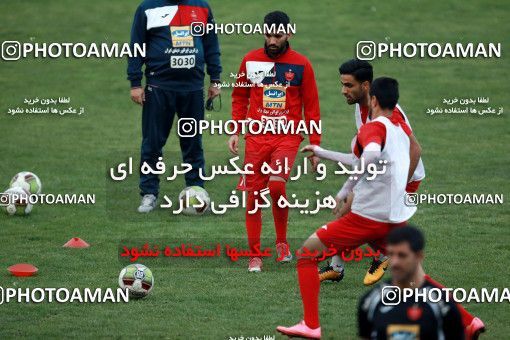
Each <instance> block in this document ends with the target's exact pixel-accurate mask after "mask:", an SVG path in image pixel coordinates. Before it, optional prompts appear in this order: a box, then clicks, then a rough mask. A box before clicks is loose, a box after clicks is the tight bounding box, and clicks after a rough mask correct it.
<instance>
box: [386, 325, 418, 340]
mask: <svg viewBox="0 0 510 340" xmlns="http://www.w3.org/2000/svg"><path fill="white" fill-rule="evenodd" d="M386 337H387V339H388V340H402V339H405V340H415V339H416V340H418V339H419V338H420V325H388V327H387V328H386Z"/></svg>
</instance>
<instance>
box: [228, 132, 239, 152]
mask: <svg viewBox="0 0 510 340" xmlns="http://www.w3.org/2000/svg"><path fill="white" fill-rule="evenodd" d="M228 149H229V150H230V152H232V153H233V154H234V155H238V154H239V136H238V135H232V136H230V138H229V139H228Z"/></svg>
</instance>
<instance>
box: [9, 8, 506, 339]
mask: <svg viewBox="0 0 510 340" xmlns="http://www.w3.org/2000/svg"><path fill="white" fill-rule="evenodd" d="M210 4H211V7H212V9H213V12H214V14H215V17H216V20H217V21H218V22H251V23H255V22H260V21H261V20H262V18H263V16H264V15H265V14H266V13H267V12H268V11H270V10H275V9H282V10H284V11H286V12H287V13H288V14H289V16H290V17H291V19H292V20H293V21H294V22H295V23H296V24H297V34H296V35H295V36H294V37H293V38H292V41H291V44H292V46H293V47H294V48H295V49H296V50H297V51H299V52H301V53H303V54H305V55H306V56H308V58H309V59H310V60H311V62H312V64H313V66H314V68H315V73H316V78H317V83H318V87H319V96H320V100H321V111H322V120H323V145H324V146H325V147H327V148H331V149H337V150H342V151H343V150H346V149H347V148H348V146H349V145H350V141H351V138H352V136H353V135H354V133H355V126H354V119H353V115H352V112H353V107H350V106H348V105H347V104H346V103H345V100H344V99H343V97H342V96H341V95H340V87H339V81H338V71H337V70H338V66H339V64H340V63H341V62H342V61H345V60H347V59H350V58H352V57H353V56H354V49H355V45H356V43H357V42H358V41H360V40H373V41H376V42H379V41H384V40H385V39H386V40H388V41H390V42H452V43H455V42H485V43H488V42H500V43H502V45H503V52H502V53H503V56H502V58H499V59H498V58H493V59H434V60H427V59H419V58H413V59H390V58H387V57H385V58H382V59H376V60H374V61H373V65H374V68H375V73H376V76H379V75H389V76H393V77H395V78H397V79H398V80H399V82H400V90H401V99H400V104H401V105H402V107H403V108H404V110H405V111H406V113H407V114H408V116H409V118H410V120H411V122H412V125H413V128H414V130H415V134H416V136H417V138H418V139H419V141H420V143H421V145H422V147H423V160H424V162H425V167H426V171H427V178H426V180H425V181H424V183H423V184H422V187H421V189H420V190H421V192H430V193H501V194H504V195H506V196H508V195H509V194H510V191H509V189H510V185H509V179H510V176H509V175H508V171H509V163H510V160H509V157H508V145H507V144H508V142H509V141H510V139H509V133H510V130H509V127H508V126H507V125H506V124H508V123H509V122H508V112H509V110H510V100H509V97H508V91H509V89H510V88H509V86H508V79H509V78H510V63H509V58H508V54H507V53H508V48H509V37H510V25H509V23H508V19H507V18H508V16H509V14H510V6H509V5H508V3H505V2H504V1H500V0H491V1H475V0H467V1H460V0H455V1H437V0H434V1H427V2H424V1H417V0H409V1H403V0H400V1H387V2H379V1H352V0H349V1H342V2H339V1H333V0H324V1H321V2H312V1H304V0H295V1H285V2H279V3H275V2H272V1H266V0H264V1H256V2H255V1H252V2H247V1H243V2H242V5H241V2H240V1H235V0H222V1H220V0H214V1H210ZM137 5H138V1H135V0H129V1H126V0H124V1H120V0H115V1H98V0H89V1H69V0H67V1H66V0H52V1H50V0H25V1H14V0H3V1H1V2H0V22H1V23H2V24H1V28H0V40H1V41H6V40H19V41H22V42H28V41H31V40H32V41H33V42H98V43H101V42H126V41H128V39H129V31H130V25H131V20H132V15H133V13H134V11H135V8H136V6H137ZM505 22H506V24H505ZM220 43H221V49H222V64H223V68H224V73H223V78H224V80H229V79H228V75H229V73H230V72H236V71H237V69H238V66H239V63H240V61H241V59H242V57H243V55H244V54H245V53H246V52H247V51H249V50H251V49H254V48H258V47H261V46H262V44H263V41H262V38H261V37H259V36H225V35H223V36H220ZM125 68H126V61H125V60H122V59H119V60H115V59H111V60H109V59H90V60H87V59H62V58H61V59H55V60H53V59H27V60H21V61H17V62H5V61H1V62H0V89H1V90H0V91H1V92H0V141H1V143H0V185H3V186H4V187H5V188H7V186H8V183H9V180H10V179H11V177H12V176H13V175H14V174H15V173H17V172H18V171H22V170H29V171H33V172H35V173H36V174H37V175H38V176H39V177H40V178H41V179H42V182H43V192H46V193H91V194H95V195H96V204H95V205H93V206H90V205H89V206H79V205H77V206H61V205H52V206H36V207H35V208H34V211H33V212H32V214H31V215H30V216H27V217H9V216H7V215H5V214H1V215H0V242H1V247H0V286H1V287H69V288H74V287H80V288H85V287H91V288H95V287H102V288H107V287H112V288H114V287H116V285H117V276H118V273H119V271H120V270H121V269H122V267H123V266H124V265H125V264H126V263H124V262H121V261H119V258H118V247H119V244H120V243H121V240H135V241H136V240H141V242H143V241H144V240H146V241H149V242H153V241H154V242H155V241H158V240H169V241H171V240H183V241H186V240H188V239H197V240H204V241H207V242H211V241H216V240H218V241H222V240H232V239H234V240H238V241H240V242H241V241H242V240H243V238H244V236H245V231H244V219H243V216H244V213H243V212H242V211H241V210H236V211H234V212H230V213H228V214H227V215H225V216H213V215H208V216H204V217H202V218H186V217H181V216H178V217H176V216H173V215H171V213H170V212H169V211H168V210H164V209H158V210H157V211H155V212H154V213H151V214H150V215H147V216H140V215H139V214H138V213H137V212H136V207H137V206H138V203H139V196H138V188H137V178H136V176H132V177H131V178H130V179H129V180H127V181H126V182H125V183H113V182H112V181H111V180H109V179H108V178H107V173H108V172H107V171H108V168H109V166H112V165H113V164H116V163H118V162H122V161H124V160H125V159H126V158H127V157H130V156H132V157H134V158H135V159H138V158H139V154H138V153H139V147H140V140H141V128H140V126H141V112H140V108H139V107H138V106H136V105H134V104H133V103H132V102H131V100H130V98H129V84H128V82H127V81H126V79H125V78H126V74H125ZM230 93H231V92H230V89H225V90H224V91H223V94H222V96H223V109H222V110H221V112H217V113H216V112H214V113H212V114H210V115H208V119H228V118H229V117H230ZM59 96H65V97H70V98H71V104H72V105H73V106H75V107H84V108H85V114H83V115H81V116H79V117H78V116H63V117H60V116H56V115H47V114H46V115H44V114H41V115H27V114H21V115H14V116H11V115H9V114H7V111H8V109H9V108H15V107H17V106H23V105H24V104H23V101H24V99H25V98H35V97H39V98H47V97H50V98H53V97H59ZM480 96H483V97H489V98H490V106H492V107H504V109H505V112H504V113H503V114H502V115H500V116H473V115H470V116H466V115H454V114H450V115H442V116H430V115H427V114H426V109H427V108H428V107H435V106H441V103H442V101H443V98H453V97H462V98H464V97H468V98H470V97H480ZM25 106H26V105H25ZM176 137H177V136H176V134H175V133H174V132H172V134H171V137H170V139H169V142H168V143H167V147H166V149H165V160H166V161H167V162H169V163H171V161H173V160H175V161H178V162H180V155H179V149H178V144H177V142H176V141H177V138H176ZM226 140H227V138H226V137H225V136H217V135H215V136H210V135H207V136H205V137H204V147H205V150H206V157H207V162H208V163H209V164H222V163H223V162H224V161H225V160H226V159H227V157H228V153H227V152H228V151H227V147H226ZM505 150H507V151H505ZM342 181H343V179H342V178H331V179H330V180H326V181H323V182H316V181H314V180H313V178H312V176H307V177H306V178H303V179H302V180H301V181H298V182H291V183H290V184H289V185H288V192H289V193H298V194H301V195H313V193H314V191H315V190H320V191H321V192H323V193H328V194H334V193H336V192H337V190H338V188H339V187H340V185H341V183H342ZM236 182H237V178H236V177H224V178H220V179H218V180H216V181H214V182H212V183H209V184H208V186H207V189H208V191H209V193H210V194H211V196H212V198H213V199H215V198H220V199H223V198H226V195H228V194H229V192H230V190H232V189H233V188H234V187H235V185H236ZM183 186H184V180H183V179H182V178H179V179H178V181H176V182H162V187H161V193H162V194H168V195H173V196H175V195H177V194H178V193H179V192H180V191H181V190H182V188H183ZM4 187H0V189H4ZM505 198H506V197H505ZM509 217H510V214H509V209H508V203H507V202H505V203H504V204H503V205H492V206H491V205H484V206H471V205H422V206H420V207H419V210H418V212H417V213H416V215H415V216H414V217H413V218H412V220H411V221H412V223H414V224H416V225H418V226H420V227H422V229H423V230H424V231H425V233H426V237H427V242H428V244H427V249H426V260H425V269H426V271H427V272H428V273H429V274H430V275H431V276H432V277H434V278H435V279H437V280H438V281H441V282H442V283H444V284H445V285H446V286H449V287H465V288H471V287H479V288H481V287H489V288H492V287H499V288H503V287H508V281H507V280H508V275H509V274H510V270H509V266H510V230H509V225H508V224H509ZM331 218H332V215H331V214H330V213H329V212H321V213H319V214H318V215H316V216H303V215H300V214H299V213H298V212H296V211H292V212H291V214H290V220H289V237H291V238H292V239H293V240H295V241H296V242H297V243H298V242H300V241H301V240H304V239H305V238H306V237H307V236H308V235H309V234H311V233H312V232H313V231H314V230H315V229H316V228H318V227H320V226H321V225H322V224H323V223H324V222H327V221H329V220H330V219H331ZM74 236H79V237H81V238H83V239H85V240H86V241H88V242H89V243H90V244H91V248H89V249H86V250H72V249H71V250H69V249H64V248H62V245H63V244H64V243H65V242H66V241H67V240H68V239H70V238H71V237H74ZM263 236H264V237H265V244H266V245H268V246H270V245H271V244H272V242H273V241H272V238H273V236H274V228H273V223H272V217H271V216H270V214H268V213H265V215H264V225H263ZM19 262H28V263H32V264H34V265H36V266H37V267H38V268H39V275H37V276H35V277H32V278H15V277H12V276H10V275H9V273H8V272H7V270H6V268H7V267H8V266H10V265H12V264H14V263H19ZM142 262H143V263H144V264H146V265H148V266H149V267H150V268H151V269H152V271H153V273H154V276H155V288H154V290H153V292H152V294H151V296H150V297H148V298H147V299H143V300H139V301H130V302H129V304H58V303H43V304H17V303H10V304H4V305H1V306H0V311H1V318H0V338H2V339H3V338H14V337H31V338H62V337H84V338H93V337H99V338H106V337H108V338H128V337H133V336H136V337H157V338H170V339H177V338H183V339H184V338H186V339H187V338H192V339H228V338H229V337H240V336H244V337H247V336H252V337H255V336H258V337H263V336H264V335H275V333H276V332H275V327H276V326H277V325H279V324H285V325H287V324H293V323H294V322H297V321H299V319H300V317H301V301H300V298H299V289H298V285H297V281H296V273H295V268H294V267H295V264H294V263H293V264H291V265H289V266H287V267H285V268H279V267H276V266H274V265H268V266H267V270H266V271H264V272H263V273H261V274H260V275H248V273H247V272H246V268H245V265H246V264H245V263H244V262H242V263H240V264H236V265H233V266H230V267H229V266H227V265H225V264H224V263H223V264H221V263H213V264H212V265H211V266H210V268H208V267H209V266H207V265H204V264H203V263H189V265H183V263H179V264H175V263H173V262H169V261H164V260H158V261H142ZM367 266H368V265H367V262H363V263H350V264H348V265H347V271H346V277H345V279H344V280H343V282H341V283H340V284H335V285H323V287H322V289H321V323H322V327H323V328H322V329H323V335H324V338H326V339H354V338H356V318H355V315H356V314H355V312H356V305H357V301H358V298H359V296H360V295H361V294H362V293H363V292H365V291H366V288H365V287H364V286H363V284H362V278H363V275H364V272H365V270H366V269H367ZM466 307H467V309H468V310H469V311H471V312H472V313H474V314H475V315H477V316H478V317H480V318H481V319H482V320H484V322H485V323H486V326H487V328H488V332H487V333H486V335H485V337H486V338H491V339H505V338H508V334H509V333H510V326H509V323H508V319H509V317H510V309H509V306H508V304H470V305H467V306H466ZM276 337H277V338H280V336H279V335H276Z"/></svg>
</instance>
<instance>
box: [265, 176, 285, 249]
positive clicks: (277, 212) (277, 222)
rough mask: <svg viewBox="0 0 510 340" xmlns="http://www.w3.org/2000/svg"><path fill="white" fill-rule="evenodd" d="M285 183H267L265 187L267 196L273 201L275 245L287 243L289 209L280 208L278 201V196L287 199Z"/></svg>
mask: <svg viewBox="0 0 510 340" xmlns="http://www.w3.org/2000/svg"><path fill="white" fill-rule="evenodd" d="M286 184H287V183H286V182H281V181H269V184H268V185H267V186H268V188H269V194H270V195H271V198H272V199H273V218H274V228H275V231H276V243H287V222H288V220H289V208H280V207H279V206H278V200H279V199H280V196H283V197H285V198H287V195H286V193H285V185H286Z"/></svg>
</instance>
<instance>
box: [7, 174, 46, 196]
mask: <svg viewBox="0 0 510 340" xmlns="http://www.w3.org/2000/svg"><path fill="white" fill-rule="evenodd" d="M10 187H11V188H22V189H23V190H25V191H26V192H28V193H31V194H40V193H41V188H42V185H41V180H40V179H39V177H37V175H36V174H34V173H32V172H28V171H22V172H19V173H17V174H16V175H14V177H13V178H12V179H11V183H10Z"/></svg>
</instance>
